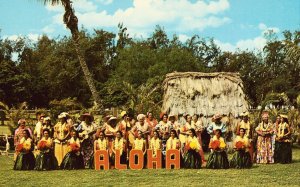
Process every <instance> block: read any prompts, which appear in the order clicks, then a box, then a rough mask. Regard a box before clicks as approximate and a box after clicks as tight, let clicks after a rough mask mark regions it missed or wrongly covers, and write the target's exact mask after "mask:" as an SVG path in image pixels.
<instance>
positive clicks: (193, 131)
mask: <svg viewBox="0 0 300 187" xmlns="http://www.w3.org/2000/svg"><path fill="white" fill-rule="evenodd" d="M190 131H191V132H192V134H193V137H194V136H197V134H196V131H195V129H193V128H192V129H190Z"/></svg>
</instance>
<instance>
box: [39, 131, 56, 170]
mask: <svg viewBox="0 0 300 187" xmlns="http://www.w3.org/2000/svg"><path fill="white" fill-rule="evenodd" d="M42 134H43V138H42V139H41V140H40V141H39V142H38V145H37V148H38V150H39V151H40V154H39V155H38V156H37V157H36V163H35V168H34V169H35V170H40V171H42V170H54V169H57V160H56V158H55V156H54V152H53V140H52V139H51V138H50V137H49V136H50V130H49V129H44V130H43V133H42Z"/></svg>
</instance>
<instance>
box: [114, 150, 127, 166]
mask: <svg viewBox="0 0 300 187" xmlns="http://www.w3.org/2000/svg"><path fill="white" fill-rule="evenodd" d="M115 168H116V169H127V165H126V164H121V154H120V150H116V155H115Z"/></svg>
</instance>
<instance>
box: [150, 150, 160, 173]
mask: <svg viewBox="0 0 300 187" xmlns="http://www.w3.org/2000/svg"><path fill="white" fill-rule="evenodd" d="M161 162H162V158H161V150H157V151H156V157H154V156H153V150H151V149H148V150H147V168H148V169H153V168H154V167H153V166H154V165H155V169H161V164H162V163H161Z"/></svg>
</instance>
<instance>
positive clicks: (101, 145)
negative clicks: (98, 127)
mask: <svg viewBox="0 0 300 187" xmlns="http://www.w3.org/2000/svg"><path fill="white" fill-rule="evenodd" d="M97 143H98V148H99V150H106V149H107V147H106V146H107V142H106V139H103V140H101V139H100V138H99V139H98V140H97Z"/></svg>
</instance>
